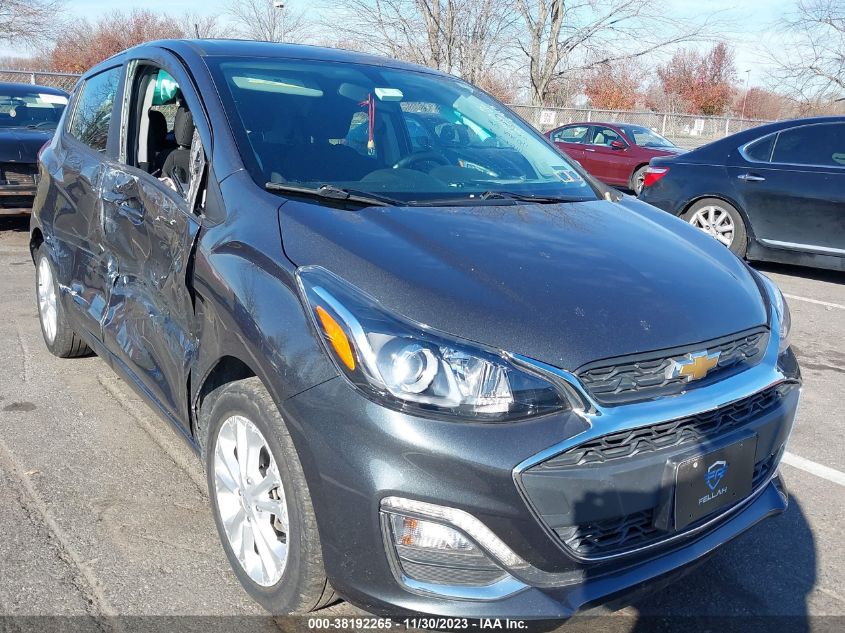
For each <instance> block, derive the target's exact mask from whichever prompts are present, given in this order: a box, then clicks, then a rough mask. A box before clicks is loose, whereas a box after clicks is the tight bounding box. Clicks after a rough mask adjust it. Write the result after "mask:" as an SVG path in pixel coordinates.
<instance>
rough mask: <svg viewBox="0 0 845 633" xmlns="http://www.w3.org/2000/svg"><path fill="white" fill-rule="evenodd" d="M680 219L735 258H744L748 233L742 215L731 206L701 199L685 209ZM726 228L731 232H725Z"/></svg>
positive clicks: (719, 201) (718, 200) (712, 199)
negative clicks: (714, 241)
mask: <svg viewBox="0 0 845 633" xmlns="http://www.w3.org/2000/svg"><path fill="white" fill-rule="evenodd" d="M681 217H682V218H683V219H684V220H686V221H687V222H689V223H690V224H692V225H693V226H694V227H696V228H698V229H700V230H702V231H704V232H705V233H708V234H709V235H712V236H713V237H715V238H716V239H717V241H719V242H720V243H722V244H724V245H725V246H727V247H728V248H729V249H730V250H731V252H732V253H734V255H736V256H737V257H745V252H746V250H747V248H748V231H747V230H746V228H745V221H744V220H743V219H742V215H741V214H740V212H739V211H737V209H736V207H734V206H733V205H730V204H728V203H727V202H725V201H724V200H720V199H719V198H703V199H701V200H699V201H698V202H696V203H695V204H693V205H692V206H691V207H690V208H689V209H687V211H686V212H685V213H684V214H683V215H682V216H681ZM723 218H724V219H723ZM727 226H730V227H732V230H731V231H727V230H726V227H727Z"/></svg>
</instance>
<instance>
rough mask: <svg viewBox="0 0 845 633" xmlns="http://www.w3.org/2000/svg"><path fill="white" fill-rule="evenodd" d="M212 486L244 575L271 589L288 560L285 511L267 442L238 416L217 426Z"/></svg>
mask: <svg viewBox="0 0 845 633" xmlns="http://www.w3.org/2000/svg"><path fill="white" fill-rule="evenodd" d="M214 481H215V486H214V488H215V490H214V493H215V495H216V498H217V508H218V511H219V512H220V520H221V523H222V524H223V529H224V530H225V532H226V536H227V537H228V539H229V544H230V545H231V547H232V551H234V553H235V556H236V557H237V559H238V561H239V562H240V564H241V566H242V567H243V569H244V571H245V572H246V573H247V574H248V575H249V577H250V578H251V579H252V580H253V581H254V582H256V583H257V584H259V585H261V586H263V587H270V586H272V585H274V584H276V583H277V582H279V579H281V577H282V573H283V572H284V570H285V565H286V563H287V558H288V544H289V542H290V540H289V535H290V526H289V520H288V506H287V501H286V499H285V492H284V487H283V486H282V480H281V477H280V476H279V468H278V466H277V465H276V460H275V459H274V458H273V454H272V453H271V452H270V447H269V446H268V444H267V440H266V439H265V438H264V436H263V435H262V434H261V431H259V430H258V427H256V426H255V424H253V423H252V422H251V421H250V420H248V419H247V418H245V417H243V416H240V415H236V416H232V417H230V418H228V419H227V420H225V421H224V422H223V424H222V425H221V426H220V430H219V432H218V435H217V444H216V447H215V450H214Z"/></svg>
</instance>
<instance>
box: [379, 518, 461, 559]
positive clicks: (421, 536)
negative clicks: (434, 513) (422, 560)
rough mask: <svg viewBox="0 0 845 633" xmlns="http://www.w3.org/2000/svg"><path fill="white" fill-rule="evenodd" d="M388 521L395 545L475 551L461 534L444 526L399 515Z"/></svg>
mask: <svg viewBox="0 0 845 633" xmlns="http://www.w3.org/2000/svg"><path fill="white" fill-rule="evenodd" d="M390 519H391V521H393V539H394V542H395V543H396V544H397V545H404V546H405V547H421V548H425V549H439V550H444V551H464V552H467V551H471V550H474V549H475V546H474V545H473V544H472V543H471V542H470V541H469V540H467V539H466V538H465V537H464V535H463V534H461V533H460V532H458V531H457V530H453V529H452V528H450V527H447V526H445V525H441V524H439V523H433V522H431V521H425V520H423V519H416V518H412V517H406V516H401V515H399V514H394V515H391V517H390Z"/></svg>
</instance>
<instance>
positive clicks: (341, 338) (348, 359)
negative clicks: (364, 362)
mask: <svg viewBox="0 0 845 633" xmlns="http://www.w3.org/2000/svg"><path fill="white" fill-rule="evenodd" d="M314 311H315V312H316V313H317V318H318V319H320V325H322V326H323V332H325V333H326V338H327V339H328V341H329V343H330V344H331V346H332V349H334V351H335V354H337V357H338V358H339V359H340V362H342V363H343V364H344V365H346V366H347V367H348V368H349V371H354V370H355V354H354V353H353V352H352V345H351V344H350V343H349V338H348V337H347V336H346V333H345V332H344V331H343V328H342V327H340V325H339V324H338V322H337V321H335V320H334V319H333V318H332V316H331V315H330V314H329V313H328V312H326V311H325V310H324V309H323V308H322V307H321V306H317V307H316V308H315V310H314Z"/></svg>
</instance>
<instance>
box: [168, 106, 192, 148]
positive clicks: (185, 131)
mask: <svg viewBox="0 0 845 633" xmlns="http://www.w3.org/2000/svg"><path fill="white" fill-rule="evenodd" d="M173 136H175V137H176V144H177V145H179V147H190V146H191V141H193V139H194V115H193V114H191V111H190V110H188V109H187V108H186V107H185V106H179V109H178V110H176V118H175V119H174V121H173Z"/></svg>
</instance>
